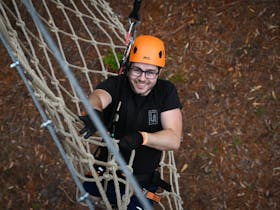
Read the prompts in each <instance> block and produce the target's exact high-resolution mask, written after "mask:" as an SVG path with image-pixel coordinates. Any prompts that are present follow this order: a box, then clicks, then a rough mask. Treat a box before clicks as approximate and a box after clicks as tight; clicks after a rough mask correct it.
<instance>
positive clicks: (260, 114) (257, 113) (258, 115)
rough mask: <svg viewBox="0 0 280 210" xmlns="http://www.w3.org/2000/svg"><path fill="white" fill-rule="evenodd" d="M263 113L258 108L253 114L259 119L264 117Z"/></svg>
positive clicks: (261, 109)
mask: <svg viewBox="0 0 280 210" xmlns="http://www.w3.org/2000/svg"><path fill="white" fill-rule="evenodd" d="M264 112H265V110H264V108H263V107H258V108H257V109H256V110H255V114H256V116H257V118H261V117H262V116H263V115H264Z"/></svg>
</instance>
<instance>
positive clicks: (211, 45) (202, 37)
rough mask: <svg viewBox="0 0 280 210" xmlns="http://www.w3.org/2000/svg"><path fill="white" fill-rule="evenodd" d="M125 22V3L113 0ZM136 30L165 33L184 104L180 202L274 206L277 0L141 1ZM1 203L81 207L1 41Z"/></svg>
mask: <svg viewBox="0 0 280 210" xmlns="http://www.w3.org/2000/svg"><path fill="white" fill-rule="evenodd" d="M110 2H111V5H112V7H113V9H114V11H115V12H116V13H117V15H118V16H119V18H120V19H121V20H122V21H123V22H124V23H126V21H127V16H128V15H129V12H130V11H131V8H132V5H127V3H126V1H124V0H121V1H110ZM140 14H141V25H140V26H139V28H138V34H151V35H156V36H159V37H161V38H162V39H163V40H164V41H165V43H166V49H167V56H168V58H167V66H166V68H165V72H164V75H163V77H165V78H167V79H169V80H171V81H173V82H174V83H175V84H176V86H177V87H178V92H179V94H180V98H181V101H182V104H183V106H184V107H183V109H182V112H183V115H184V133H183V137H184V138H183V139H184V140H183V142H182V144H181V148H180V149H179V150H178V151H177V152H176V153H175V154H176V161H177V168H178V171H179V173H180V187H181V189H182V190H181V196H182V198H183V200H184V209H275V210H276V209H279V208H280V141H279V140H280V103H279V98H280V70H279V69H280V28H279V27H280V25H279V20H280V4H279V1H272V0H271V1H269V0H266V1H265V0H263V1H261V0H258V1H253V0H252V1H238V0H236V1H233V0H224V1H155V0H150V1H143V4H142V8H141V13H140ZM0 54H1V58H0V66H1V71H0V84H1V88H0V96H1V97H0V110H1V114H0V122H1V126H0V129H1V130H0V131H1V141H0V147H1V153H0V160H1V162H0V171H1V177H0V189H1V190H0V208H1V209H34V210H35V209H86V208H85V207H82V206H80V205H79V204H78V203H77V202H76V201H75V185H74V183H73V181H72V179H71V177H70V175H69V173H68V171H67V169H66V167H65V164H64V163H63V161H62V160H61V158H60V155H59V152H58V150H57V148H56V147H55V145H54V143H53V141H52V139H51V138H50V136H49V134H48V133H47V131H45V130H42V129H39V127H40V124H41V121H42V120H41V119H40V117H39V114H38V112H37V110H36V109H35V107H34V105H33V102H32V100H31V98H30V96H29V95H28V93H27V91H26V89H25V87H24V85H23V82H22V81H21V80H20V78H19V76H18V74H17V72H16V71H15V70H12V69H10V68H9V64H10V63H11V62H10V59H9V57H8V55H7V52H6V50H5V49H4V47H3V45H1V48H0Z"/></svg>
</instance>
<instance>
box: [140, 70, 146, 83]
mask: <svg viewBox="0 0 280 210" xmlns="http://www.w3.org/2000/svg"><path fill="white" fill-rule="evenodd" d="M139 79H140V80H141V81H145V80H146V75H145V72H144V71H142V72H141V75H140V76H139Z"/></svg>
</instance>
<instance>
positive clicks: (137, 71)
mask: <svg viewBox="0 0 280 210" xmlns="http://www.w3.org/2000/svg"><path fill="white" fill-rule="evenodd" d="M143 73H144V74H145V77H146V78H147V79H155V78H156V77H157V76H158V75H159V71H156V70H146V71H143V70H142V69H141V68H139V67H136V66H133V67H131V68H130V74H131V76H134V77H140V76H141V75H142V74H143Z"/></svg>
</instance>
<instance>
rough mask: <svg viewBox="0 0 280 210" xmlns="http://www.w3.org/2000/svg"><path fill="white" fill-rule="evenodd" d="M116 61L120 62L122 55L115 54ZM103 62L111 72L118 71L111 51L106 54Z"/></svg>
mask: <svg viewBox="0 0 280 210" xmlns="http://www.w3.org/2000/svg"><path fill="white" fill-rule="evenodd" d="M116 55H117V59H118V61H119V62H120V61H121V60H122V54H121V53H119V52H117V53H116ZM103 62H104V63H105V64H106V65H107V66H108V68H109V69H110V70H112V71H113V72H117V71H118V69H119V65H118V63H117V61H116V58H115V55H114V53H113V51H112V50H110V51H109V52H108V54H107V55H106V56H105V57H104V58H103Z"/></svg>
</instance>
